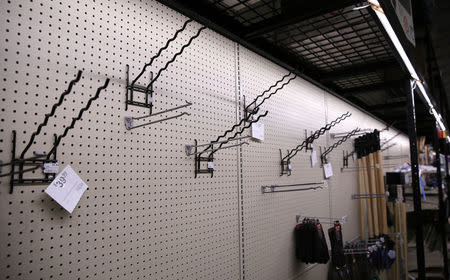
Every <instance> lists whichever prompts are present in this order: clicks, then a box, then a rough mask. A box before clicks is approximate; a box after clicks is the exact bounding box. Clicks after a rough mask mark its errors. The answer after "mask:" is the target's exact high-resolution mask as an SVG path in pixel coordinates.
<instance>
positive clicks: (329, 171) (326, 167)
mask: <svg viewBox="0 0 450 280" xmlns="http://www.w3.org/2000/svg"><path fill="white" fill-rule="evenodd" d="M323 172H324V173H325V178H326V179H328V178H330V177H331V176H333V167H332V166H331V163H325V164H324V165H323Z"/></svg>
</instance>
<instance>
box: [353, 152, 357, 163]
mask: <svg viewBox="0 0 450 280" xmlns="http://www.w3.org/2000/svg"><path fill="white" fill-rule="evenodd" d="M357 160H358V155H357V154H356V153H353V161H357Z"/></svg>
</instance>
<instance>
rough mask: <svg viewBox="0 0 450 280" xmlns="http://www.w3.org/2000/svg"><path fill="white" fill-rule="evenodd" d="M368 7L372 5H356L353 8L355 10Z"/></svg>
mask: <svg viewBox="0 0 450 280" xmlns="http://www.w3.org/2000/svg"><path fill="white" fill-rule="evenodd" d="M367 7H370V5H364V6H359V7H354V8H353V9H352V10H353V11H357V10H361V9H365V8H367Z"/></svg>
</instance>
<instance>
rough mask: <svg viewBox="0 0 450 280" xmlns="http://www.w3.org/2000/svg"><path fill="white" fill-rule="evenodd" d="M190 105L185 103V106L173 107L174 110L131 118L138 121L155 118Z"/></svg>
mask: <svg viewBox="0 0 450 280" xmlns="http://www.w3.org/2000/svg"><path fill="white" fill-rule="evenodd" d="M191 105H192V103H191V102H188V101H186V104H184V105H181V106H178V107H175V108H171V109H167V110H164V111H161V112H158V113H154V114H150V115H146V116H142V117H135V118H133V120H140V119H145V118H148V117H153V116H156V115H160V114H164V113H167V112H171V111H175V110H178V109H181V108H184V107H188V106H191Z"/></svg>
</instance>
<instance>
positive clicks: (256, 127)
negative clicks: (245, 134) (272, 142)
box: [252, 122, 264, 141]
mask: <svg viewBox="0 0 450 280" xmlns="http://www.w3.org/2000/svg"><path fill="white" fill-rule="evenodd" d="M252 138H254V139H258V140H260V141H264V124H263V123H260V122H257V123H252Z"/></svg>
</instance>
